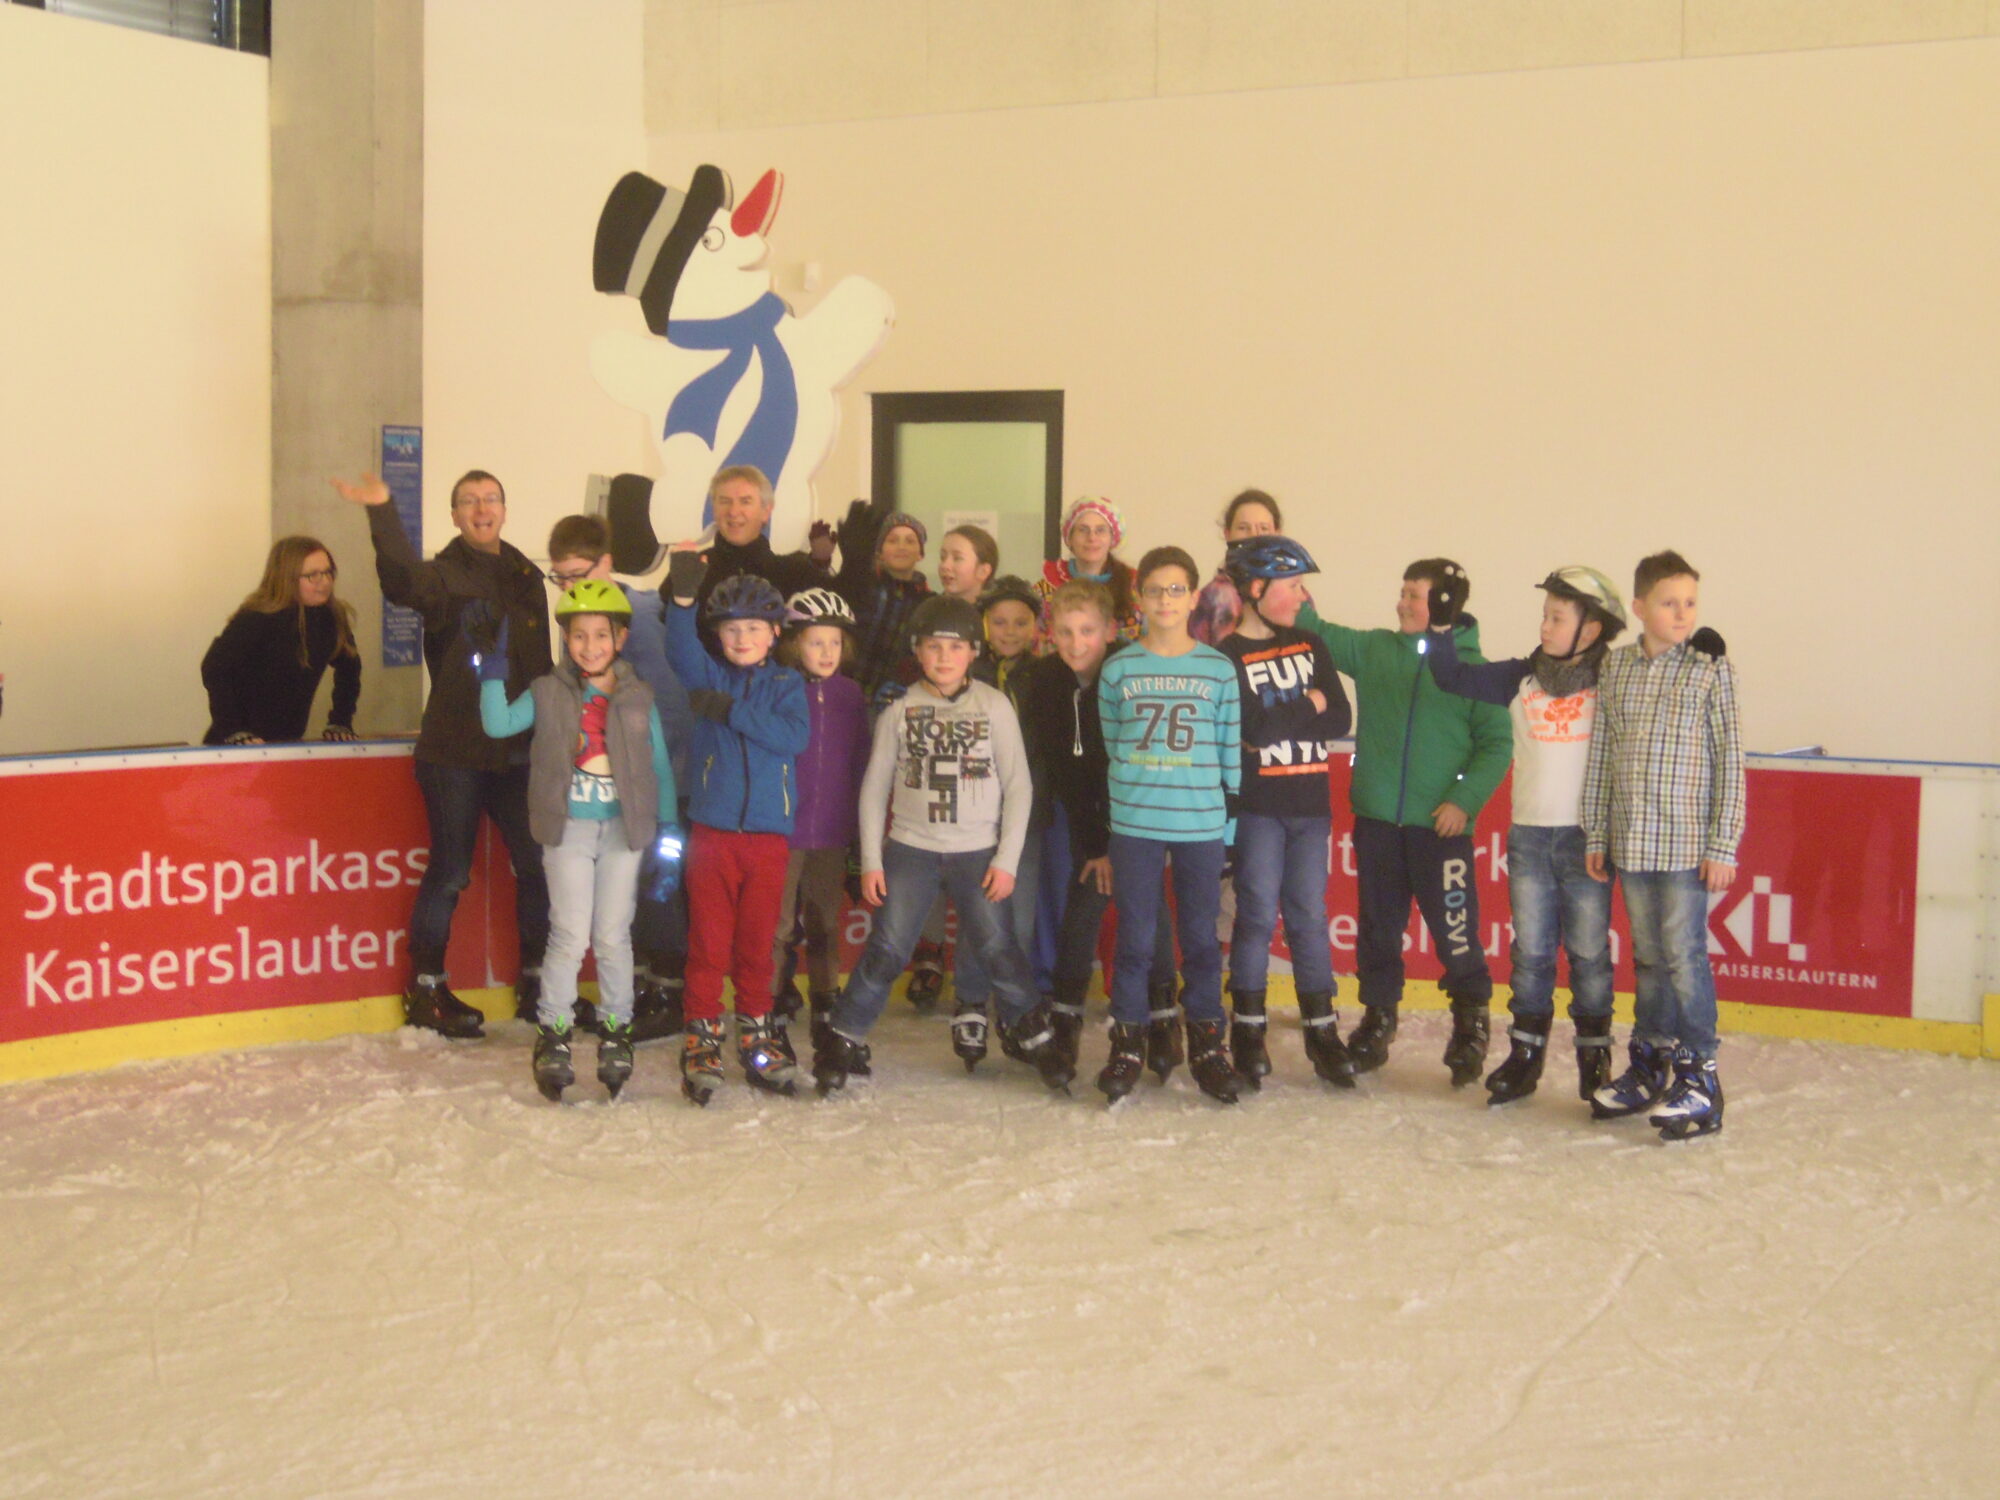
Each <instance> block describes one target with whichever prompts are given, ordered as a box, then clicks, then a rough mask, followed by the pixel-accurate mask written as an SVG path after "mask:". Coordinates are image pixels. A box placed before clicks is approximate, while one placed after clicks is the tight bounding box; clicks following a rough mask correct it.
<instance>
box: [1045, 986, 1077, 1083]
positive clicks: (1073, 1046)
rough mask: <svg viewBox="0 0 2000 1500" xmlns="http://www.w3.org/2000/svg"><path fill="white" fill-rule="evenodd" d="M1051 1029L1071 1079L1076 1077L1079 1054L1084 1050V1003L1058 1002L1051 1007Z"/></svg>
mask: <svg viewBox="0 0 2000 1500" xmlns="http://www.w3.org/2000/svg"><path fill="white" fill-rule="evenodd" d="M1049 1028H1050V1029H1051V1030H1052V1031H1054V1032H1055V1041H1054V1043H1053V1045H1054V1047H1055V1049H1056V1053H1057V1055H1058V1056H1059V1057H1060V1058H1061V1059H1062V1062H1063V1065H1064V1066H1065V1067H1066V1068H1068V1069H1069V1074H1070V1077H1072V1078H1074V1077H1075V1076H1076V1059H1077V1054H1078V1053H1079V1052H1081V1051H1082V1048H1083V1001H1082V1000H1080V999H1078V1000H1058V1001H1056V1002H1055V1003H1054V1004H1052V1005H1051V1006H1050V1007H1049Z"/></svg>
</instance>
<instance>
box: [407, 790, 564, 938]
mask: <svg viewBox="0 0 2000 1500" xmlns="http://www.w3.org/2000/svg"><path fill="white" fill-rule="evenodd" d="M417 788H418V790H420V791H421V792H422V793H423V794H424V814H425V816H426V817H427V818H428V819H429V820H430V826H431V850H430V864H429V865H428V866H427V867H426V868H425V870H424V878H423V880H422V881H421V882H420V883H419V884H418V886H417V900H416V905H415V907H414V909H413V910H412V911H411V912H410V964H411V967H412V969H413V970H414V971H415V972H416V973H418V974H442V973H443V972H444V954H445V948H446V947H447V946H448V945H449V944H450V942H451V919H452V914H453V913H454V912H456V911H457V910H458V893H459V892H460V891H462V890H464V889H465V887H466V885H467V883H468V882H469V881H470V880H471V879H472V854H473V850H474V849H475V847H476V846H477V845H478V843H479V819H480V817H481V816H482V815H484V816H486V817H489V818H491V819H492V820H493V826H494V827H495V828H497V829H499V830H500V837H501V840H502V841H503V842H504V843H505V844H506V845H507V857H508V859H509V860H511V861H512V862H513V865H514V920H515V926H516V932H517V934H518V936H519V938H520V945H521V966H522V967H523V968H534V967H535V966H537V965H538V964H540V963H541V961H542V950H543V949H545V948H546V947H548V943H549V887H548V883H547V882H546V881H544V880H543V879H542V846H541V845H540V844H537V843H536V842H535V838H534V835H533V834H532V833H530V832H529V831H528V768H527V767H526V766H525V765H520V766H510V767H509V768H508V769H506V770H505V771H479V770H473V769H470V768H468V767H465V766H442V765H438V764H436V763H435V762H433V761H428V760H420V761H418V762H417Z"/></svg>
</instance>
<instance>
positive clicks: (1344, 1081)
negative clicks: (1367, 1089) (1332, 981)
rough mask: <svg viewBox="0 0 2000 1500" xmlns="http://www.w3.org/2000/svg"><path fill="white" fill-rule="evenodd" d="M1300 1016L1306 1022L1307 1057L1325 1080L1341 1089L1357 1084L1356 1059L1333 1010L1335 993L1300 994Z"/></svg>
mask: <svg viewBox="0 0 2000 1500" xmlns="http://www.w3.org/2000/svg"><path fill="white" fill-rule="evenodd" d="M1299 1019H1300V1021H1302V1022H1303V1023H1304V1025H1305V1033H1306V1057H1307V1058H1308V1059H1309V1060H1310V1061H1311V1062H1312V1065H1313V1072H1315V1073H1317V1074H1318V1075H1319V1077H1320V1081H1321V1082H1322V1083H1330V1084H1332V1085H1333V1086H1334V1087H1335V1088H1337V1089H1351V1088H1353V1087H1354V1059H1353V1058H1351V1057H1349V1056H1348V1055H1347V1046H1346V1044H1345V1043H1344V1042H1342V1041H1341V1039H1340V1018H1339V1017H1338V1016H1336V1015H1335V1014H1334V1012H1333V996H1331V995H1316V994H1303V995H1300V996H1299Z"/></svg>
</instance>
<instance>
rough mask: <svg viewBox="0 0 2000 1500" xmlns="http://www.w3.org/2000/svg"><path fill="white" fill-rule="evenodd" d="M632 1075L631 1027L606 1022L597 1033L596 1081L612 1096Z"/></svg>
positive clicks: (615, 1095) (616, 1095) (615, 1094)
mask: <svg viewBox="0 0 2000 1500" xmlns="http://www.w3.org/2000/svg"><path fill="white" fill-rule="evenodd" d="M631 1077H632V1027H631V1025H630V1023H627V1024H626V1025H624V1026H613V1025H610V1024H609V1023H608V1022H607V1023H606V1024H605V1025H603V1026H602V1027H601V1028H600V1029H599V1030H598V1033H597V1081H598V1082H599V1083H601V1084H603V1085H604V1092H605V1093H607V1094H609V1095H610V1096H611V1097H612V1098H614V1099H616V1098H617V1097H618V1091H619V1090H620V1089H622V1088H624V1087H625V1084H626V1082H627V1081H628V1080H629V1079H630V1078H631Z"/></svg>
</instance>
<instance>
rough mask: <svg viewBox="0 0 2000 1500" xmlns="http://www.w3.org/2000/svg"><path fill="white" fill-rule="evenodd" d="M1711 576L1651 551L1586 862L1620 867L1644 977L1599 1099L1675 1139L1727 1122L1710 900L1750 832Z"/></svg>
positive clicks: (1603, 729)
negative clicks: (1707, 579)
mask: <svg viewBox="0 0 2000 1500" xmlns="http://www.w3.org/2000/svg"><path fill="white" fill-rule="evenodd" d="M1700 581H1701V575H1700V574H1699V573H1697V572H1696V571H1695V570H1694V567H1693V565H1692V564H1690V563H1689V562H1688V560H1687V559H1686V558H1684V557H1682V556H1681V555H1680V554H1679V553H1678V552H1656V553H1654V554H1653V555H1652V556H1651V557H1648V558H1646V559H1644V560H1643V561H1641V562H1640V564H1639V566H1638V569H1637V570H1636V572H1635V573H1634V575H1633V579H1632V595H1633V599H1632V612H1633V614H1635V615H1636V616H1637V617H1638V620H1639V624H1640V626H1641V627H1642V630H1643V634H1642V635H1641V637H1640V639H1639V640H1638V641H1636V642H1634V643H1633V644H1632V645H1629V646H1621V647H1619V648H1618V649H1617V650H1615V651H1613V652H1612V653H1611V654H1610V655H1609V656H1607V657H1606V658H1605V661H1604V667H1603V671H1602V673H1601V675H1600V676H1599V678H1598V683H1597V726H1596V730H1595V732H1594V733H1593V734H1592V735H1591V740H1590V765H1589V768H1588V769H1587V770H1586V772H1585V773H1584V782H1583V805H1582V818H1583V830H1584V847H1585V850H1586V853H1585V862H1586V867H1587V868H1588V870H1589V872H1590V874H1591V876H1592V877H1593V878H1595V879H1598V880H1609V879H1610V878H1611V872H1612V870H1614V869H1615V870H1616V871H1617V874H1618V879H1619V882H1620V884H1622V885H1623V887H1624V889H1625V911H1626V914H1627V915H1628V916H1629V917H1630V918H1631V922H1632V959H1633V964H1634V966H1635V968H1636V970H1637V979H1638V984H1637V988H1638V999H1637V1013H1636V1017H1635V1023H1634V1025H1633V1028H1632V1045H1631V1059H1632V1065H1631V1067H1630V1068H1628V1069H1627V1070H1626V1071H1625V1073H1624V1074H1623V1075H1621V1076H1620V1077H1618V1078H1616V1079H1613V1080H1612V1081H1611V1082H1610V1083H1608V1084H1606V1085H1605V1086H1604V1087H1603V1088H1601V1089H1599V1090H1598V1091H1597V1092H1596V1093H1595V1094H1594V1095H1592V1096H1591V1101H1590V1103H1591V1110H1592V1112H1593V1113H1594V1114H1595V1115H1596V1116H1597V1117H1598V1118H1599V1119H1612V1118H1617V1117H1620V1116H1624V1115H1635V1114H1638V1113H1639V1112H1640V1111H1642V1110H1647V1109H1650V1110H1651V1114H1650V1115H1648V1117H1647V1119H1648V1122H1649V1123H1650V1124H1653V1125H1656V1126H1658V1127H1659V1129H1660V1134H1661V1136H1662V1137H1663V1138H1665V1139H1667V1140H1681V1139H1684V1138H1685V1137H1687V1136H1690V1135H1706V1134H1708V1133H1709V1132H1710V1131H1715V1130H1720V1129H1721V1128H1722V1084H1721V1081H1720V1079H1718V1078H1717V1076H1716V1071H1715V1049H1716V1036H1715V974H1714V971H1713V970H1712V969H1711V968H1710V967H1709V961H1708V903H1709V897H1710V895H1711V894H1720V893H1721V892H1723V891H1726V890H1728V889H1729V885H1730V882H1731V881H1733V880H1734V879H1735V878H1736V849H1737V845H1738V843H1739V842H1740V841H1741V839H1742V837H1743V810H1744V792H1743V738H1742V730H1741V727H1740V724H1739V721H1738V719H1737V712H1736V673H1735V669H1734V668H1733V667H1732V666H1731V665H1730V663H1729V661H1728V659H1727V658H1726V657H1725V656H1724V655H1723V646H1722V638H1721V637H1720V636H1718V635H1716V633H1715V632H1714V631H1712V630H1696V628H1695V621H1696V618H1697V616H1698V613H1699V610H1698V604H1699V589H1700ZM1670 1063H1671V1065H1672V1070H1673V1081H1672V1086H1671V1087H1669V1086H1668V1077H1667V1074H1668V1066H1669V1064H1670Z"/></svg>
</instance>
